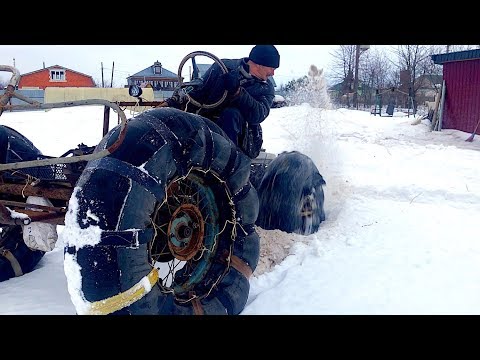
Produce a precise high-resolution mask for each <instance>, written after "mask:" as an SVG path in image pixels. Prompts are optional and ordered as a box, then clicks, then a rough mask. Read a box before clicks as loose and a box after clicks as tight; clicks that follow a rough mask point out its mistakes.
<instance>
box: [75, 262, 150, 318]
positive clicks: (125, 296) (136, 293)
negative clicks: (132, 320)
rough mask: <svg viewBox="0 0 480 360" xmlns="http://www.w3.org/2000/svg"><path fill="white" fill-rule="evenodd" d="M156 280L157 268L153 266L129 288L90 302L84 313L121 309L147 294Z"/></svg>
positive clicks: (98, 313) (105, 313) (100, 312)
mask: <svg viewBox="0 0 480 360" xmlns="http://www.w3.org/2000/svg"><path fill="white" fill-rule="evenodd" d="M145 280H147V281H148V283H149V284H150V287H149V289H147V288H146V287H145ZM157 281H158V270H157V269H155V268H153V269H152V271H150V272H149V273H148V275H146V276H144V277H143V278H142V279H140V281H139V282H138V283H136V284H135V285H133V286H132V287H131V288H130V289H128V290H126V291H124V292H122V293H120V294H117V295H114V296H112V297H109V298H107V299H105V300H100V301H95V302H93V303H91V305H90V309H89V310H88V311H87V312H86V313H85V315H108V314H111V313H113V312H115V311H118V310H121V309H123V308H124V307H127V306H130V305H132V304H133V303H134V302H135V301H138V300H140V299H141V298H142V297H144V296H145V295H146V294H148V293H149V292H150V290H151V288H152V287H153V286H154V285H155V284H156V282H157Z"/></svg>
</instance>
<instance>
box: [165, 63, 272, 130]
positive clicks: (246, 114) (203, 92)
mask: <svg viewBox="0 0 480 360" xmlns="http://www.w3.org/2000/svg"><path fill="white" fill-rule="evenodd" d="M247 60H248V58H243V59H222V61H223V63H224V64H225V66H226V67H227V69H228V70H229V71H231V70H234V69H237V68H238V69H239V72H240V92H239V93H238V94H237V95H236V96H234V97H232V96H231V95H230V94H229V95H227V98H226V99H225V101H224V102H223V103H222V104H220V106H218V107H216V108H214V109H200V110H198V107H196V106H194V105H193V104H187V108H186V110H187V111H188V112H192V113H198V114H199V115H202V116H204V117H206V118H209V119H212V120H213V119H214V118H215V117H218V115H219V114H220V112H221V111H222V110H223V109H225V108H227V107H235V108H237V109H239V110H240V112H241V114H242V116H243V118H244V119H245V120H246V121H247V122H248V123H249V124H260V123H261V122H262V121H263V120H265V118H266V117H267V116H268V114H269V113H270V107H271V106H272V104H273V98H274V96H275V91H274V87H273V84H272V82H271V81H270V80H267V81H263V80H260V79H258V78H256V77H254V76H252V75H250V74H249V73H248V70H249V69H248V64H247ZM222 74H223V72H222V70H221V68H220V66H219V65H218V64H217V63H214V64H213V65H212V66H210V68H209V69H208V70H207V71H206V72H205V74H204V75H203V77H202V80H203V84H202V85H199V86H198V87H196V88H195V89H193V90H192V91H191V92H189V95H190V96H191V97H192V98H193V99H195V100H196V101H198V102H199V103H201V104H213V103H215V102H217V101H218V100H220V98H221V97H222V95H223V92H224V87H223V81H222V78H221V75H222ZM169 106H173V107H177V108H182V107H183V106H185V104H182V105H180V104H178V103H174V102H169ZM197 111H198V112H197Z"/></svg>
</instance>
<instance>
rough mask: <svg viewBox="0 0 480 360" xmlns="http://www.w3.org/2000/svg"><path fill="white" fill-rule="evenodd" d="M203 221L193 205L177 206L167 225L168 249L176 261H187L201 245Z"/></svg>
mask: <svg viewBox="0 0 480 360" xmlns="http://www.w3.org/2000/svg"><path fill="white" fill-rule="evenodd" d="M203 224H204V221H203V217H202V213H201V212H200V210H199V209H198V207H197V206H195V205H193V204H183V205H181V206H179V207H178V208H177V209H176V210H175V212H174V213H173V215H172V218H171V221H170V223H169V224H168V232H167V234H168V247H169V249H170V251H171V252H172V254H173V256H174V257H175V258H176V259H179V260H183V261H188V260H190V259H191V258H193V257H194V256H195V254H197V252H198V251H199V250H200V248H201V247H202V245H203V236H204V226H203Z"/></svg>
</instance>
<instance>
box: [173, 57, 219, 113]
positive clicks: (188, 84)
mask: <svg viewBox="0 0 480 360" xmlns="http://www.w3.org/2000/svg"><path fill="white" fill-rule="evenodd" d="M195 56H206V57H208V58H210V59H212V60H213V61H215V63H217V64H218V66H220V69H221V70H222V72H223V73H224V74H226V73H227V72H228V69H227V67H226V66H225V64H224V63H223V61H222V60H220V59H219V58H218V57H216V56H215V55H213V54H211V53H209V52H206V51H194V52H191V53H190V54H188V55H186V56H185V57H184V58H183V59H182V61H181V62H180V65H179V66H178V83H179V85H180V88H184V87H187V86H195V85H197V84H198V83H196V82H195V80H194V81H191V82H185V83H184V82H183V81H182V69H183V66H184V65H185V63H186V62H187V61H188V60H189V59H192V61H193V59H194V58H195ZM185 93H186V95H187V97H188V100H189V101H190V102H191V103H192V104H193V105H195V106H197V107H199V108H202V109H213V108H216V107H217V106H219V105H220V104H221V103H223V101H224V100H225V98H226V97H227V93H228V91H227V90H225V91H224V92H223V95H222V97H221V98H220V100H218V101H217V102H215V103H213V104H201V103H199V102H198V101H197V100H195V99H194V98H192V97H191V96H190V95H189V94H188V93H187V92H185Z"/></svg>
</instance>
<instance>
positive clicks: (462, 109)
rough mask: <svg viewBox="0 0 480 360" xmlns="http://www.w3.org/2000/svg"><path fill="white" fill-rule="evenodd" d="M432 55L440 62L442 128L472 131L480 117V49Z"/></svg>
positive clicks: (434, 59) (436, 62)
mask: <svg viewBox="0 0 480 360" xmlns="http://www.w3.org/2000/svg"><path fill="white" fill-rule="evenodd" d="M431 58H432V60H433V62H434V63H435V64H439V65H442V66H443V79H444V81H445V103H444V108H443V112H442V114H443V115H442V128H443V129H456V130H460V131H465V132H468V133H472V132H473V131H474V129H475V125H476V124H477V122H478V120H479V118H480V49H475V50H465V51H457V52H451V53H445V54H435V55H432V56H431ZM479 133H480V129H479V130H477V134H479Z"/></svg>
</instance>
